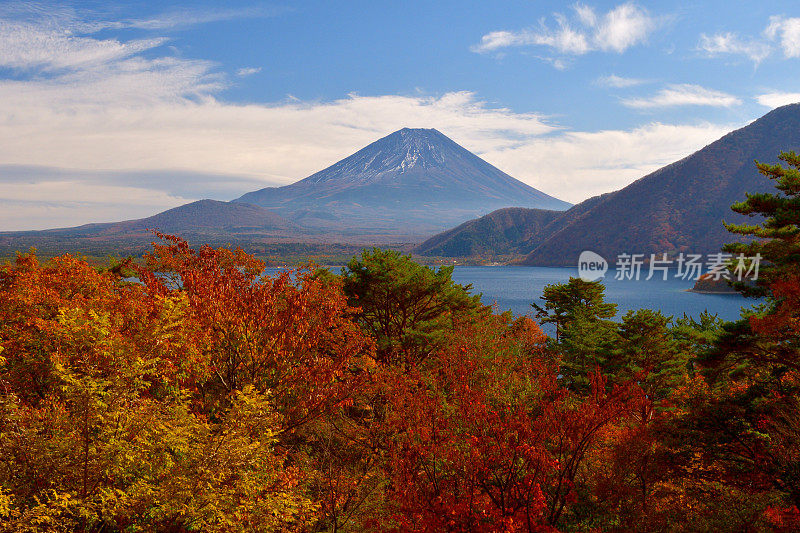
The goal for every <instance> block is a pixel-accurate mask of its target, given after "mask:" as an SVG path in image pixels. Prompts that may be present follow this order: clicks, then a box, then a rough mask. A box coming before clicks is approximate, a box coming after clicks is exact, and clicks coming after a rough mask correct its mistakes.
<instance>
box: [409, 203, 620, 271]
mask: <svg viewBox="0 0 800 533" xmlns="http://www.w3.org/2000/svg"><path fill="white" fill-rule="evenodd" d="M610 194H612V193H610ZM607 196H608V194H604V195H602V196H595V197H594V198H590V199H588V200H586V201H584V202H581V203H580V204H578V205H576V206H573V207H572V208H571V209H569V210H567V211H550V210H546V209H526V208H523V207H507V208H505V209H498V210H497V211H493V212H491V213H489V214H488V215H486V216H483V217H481V218H477V219H474V220H470V221H468V222H465V223H463V224H461V225H460V226H457V227H455V228H453V229H450V230H447V231H444V232H442V233H439V234H437V235H434V236H433V237H431V238H430V239H428V240H426V241H425V242H423V243H422V244H420V245H419V246H417V247H416V248H415V249H414V252H415V253H417V254H420V255H425V256H440V257H470V256H478V255H481V256H501V255H514V254H516V255H520V254H522V255H524V254H527V253H529V252H530V251H531V250H533V249H534V248H535V247H536V246H538V245H539V244H541V243H542V242H544V241H545V240H546V239H547V238H548V237H549V236H550V235H552V234H553V233H555V232H557V231H560V230H561V229H562V228H564V227H565V226H567V225H569V224H570V223H572V222H573V221H575V220H577V219H578V218H580V217H581V216H583V214H584V213H586V212H587V211H589V210H590V209H591V208H592V207H594V206H595V205H597V204H598V203H599V202H601V201H602V200H603V199H604V198H606V197H607Z"/></svg>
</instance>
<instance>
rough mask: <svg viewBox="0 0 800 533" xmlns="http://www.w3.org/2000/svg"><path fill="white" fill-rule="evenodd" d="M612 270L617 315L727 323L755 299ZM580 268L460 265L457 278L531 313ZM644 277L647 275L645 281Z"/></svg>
mask: <svg viewBox="0 0 800 533" xmlns="http://www.w3.org/2000/svg"><path fill="white" fill-rule="evenodd" d="M614 274H615V272H614V271H613V270H610V271H609V272H608V273H607V274H606V277H605V279H604V280H603V283H604V285H605V286H606V301H607V302H610V303H615V304H617V313H618V316H621V315H624V314H625V313H626V312H628V311H629V310H631V309H642V308H647V309H658V310H660V311H661V312H662V313H663V314H665V315H671V316H674V317H676V318H678V317H681V316H683V314H684V313H686V314H687V315H689V316H694V317H697V316H699V315H700V313H702V312H703V311H708V312H710V313H714V314H717V315H719V316H720V318H723V319H725V320H733V319H735V318H737V317H738V316H739V312H740V309H741V308H742V307H743V306H744V307H750V306H751V305H752V304H753V303H754V300H752V299H748V298H744V297H742V296H740V295H738V294H698V293H694V292H687V289H690V288H691V287H692V285H693V284H694V282H693V281H687V280H682V279H675V278H674V277H673V276H672V273H670V274H669V276H668V277H667V279H666V280H662V279H661V278H660V275H658V277H657V278H656V277H654V278H653V279H651V280H649V281H647V280H644V279H640V280H617V279H615V278H614ZM577 275H578V272H577V269H575V268H551V267H521V266H498V267H486V266H457V267H455V270H454V271H453V279H454V280H455V281H457V282H458V283H461V284H467V283H471V284H472V286H473V289H474V292H480V293H482V294H483V298H482V299H483V302H484V303H486V304H492V303H495V304H496V305H497V307H498V309H499V310H500V311H506V310H511V311H512V312H513V313H514V314H515V315H525V314H530V313H531V311H532V309H531V306H530V304H531V303H532V302H533V301H537V303H540V304H541V303H542V301H541V300H539V298H540V297H541V295H542V291H543V289H544V287H545V285H549V284H551V283H561V282H565V281H568V280H569V278H570V276H573V277H575V276H577ZM644 277H645V276H643V278H644Z"/></svg>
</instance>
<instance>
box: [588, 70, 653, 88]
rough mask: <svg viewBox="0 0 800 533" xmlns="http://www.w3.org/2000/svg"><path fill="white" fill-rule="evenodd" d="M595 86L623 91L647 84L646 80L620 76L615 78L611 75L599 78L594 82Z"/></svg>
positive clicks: (614, 75)
mask: <svg viewBox="0 0 800 533" xmlns="http://www.w3.org/2000/svg"><path fill="white" fill-rule="evenodd" d="M594 83H595V85H599V86H600V87H613V88H615V89H624V88H626V87H635V86H637V85H642V84H644V83H647V80H642V79H638V78H623V77H622V76H617V75H616V74H611V75H609V76H600V77H599V78H597V79H596V80H595V81H594Z"/></svg>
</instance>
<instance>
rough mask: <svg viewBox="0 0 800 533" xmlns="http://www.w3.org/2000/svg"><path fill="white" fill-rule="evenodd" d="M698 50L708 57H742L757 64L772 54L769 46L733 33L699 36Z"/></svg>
mask: <svg viewBox="0 0 800 533" xmlns="http://www.w3.org/2000/svg"><path fill="white" fill-rule="evenodd" d="M697 48H698V50H700V51H702V52H705V53H706V54H708V55H709V56H716V55H719V54H734V55H743V56H745V57H747V58H749V59H750V60H752V61H753V62H754V63H756V64H758V63H760V62H762V61H763V60H764V59H766V58H767V57H768V56H769V54H770V53H771V52H772V48H771V47H770V46H769V44H767V43H765V42H763V41H760V40H756V39H743V38H741V37H739V36H738V35H736V34H735V33H731V32H726V33H716V34H714V35H706V34H705V33H703V34H701V35H700V42H699V43H698V45H697Z"/></svg>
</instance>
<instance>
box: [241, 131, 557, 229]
mask: <svg viewBox="0 0 800 533" xmlns="http://www.w3.org/2000/svg"><path fill="white" fill-rule="evenodd" d="M235 201H236V202H248V203H252V204H256V205H260V206H263V207H266V208H268V209H270V210H272V211H275V212H276V213H278V214H280V215H282V216H285V217H287V218H289V219H290V220H293V221H296V222H298V223H300V224H301V225H303V226H308V227H317V228H325V229H348V230H351V231H354V232H373V231H381V232H385V231H387V230H391V231H398V232H402V233H408V232H409V231H410V230H411V231H417V232H420V233H425V232H430V231H436V230H439V229H442V228H446V227H449V226H452V225H454V224H457V223H460V222H464V221H465V220H468V219H470V218H473V217H475V216H477V215H482V214H486V213H488V212H491V211H493V210H495V209H498V208H501V207H509V206H516V207H530V208H541V209H556V210H563V209H566V208H568V207H569V204H567V203H566V202H562V201H561V200H558V199H556V198H553V197H551V196H548V195H546V194H544V193H542V192H540V191H538V190H536V189H534V188H533V187H530V186H528V185H526V184H524V183H522V182H521V181H518V180H516V179H514V178H512V177H511V176H509V175H508V174H506V173H504V172H502V171H500V170H499V169H497V168H495V167H494V166H492V165H490V164H489V163H487V162H486V161H484V160H483V159H481V158H480V157H478V156H476V155H475V154H473V153H471V152H469V151H468V150H466V149H465V148H463V147H461V146H459V145H458V144H456V143H455V142H453V141H452V140H451V139H449V138H448V137H446V136H444V135H442V134H441V133H439V132H438V131H436V130H434V129H409V128H404V129H402V130H399V131H397V132H395V133H392V134H391V135H388V136H386V137H384V138H382V139H379V140H378V141H375V142H374V143H372V144H370V145H369V146H367V147H365V148H363V149H361V150H359V151H358V152H356V153H355V154H353V155H351V156H349V157H347V158H345V159H343V160H341V161H339V162H338V163H336V164H334V165H332V166H330V167H328V168H326V169H324V170H322V171H320V172H317V173H316V174H312V175H311V176H309V177H307V178H305V179H303V180H301V181H298V182H296V183H293V184H291V185H287V186H284V187H269V188H265V189H261V190H259V191H255V192H251V193H248V194H245V195H244V196H242V197H241V198H239V199H238V200H235Z"/></svg>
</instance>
